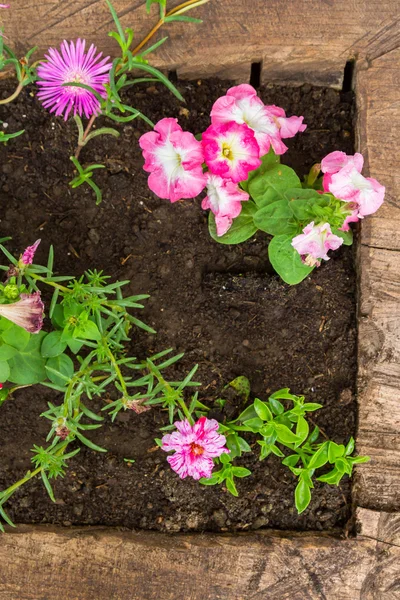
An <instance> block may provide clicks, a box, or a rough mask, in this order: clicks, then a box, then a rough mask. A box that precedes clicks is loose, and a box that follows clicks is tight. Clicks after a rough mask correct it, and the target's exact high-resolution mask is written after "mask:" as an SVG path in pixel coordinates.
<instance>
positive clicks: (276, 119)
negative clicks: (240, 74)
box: [211, 83, 306, 156]
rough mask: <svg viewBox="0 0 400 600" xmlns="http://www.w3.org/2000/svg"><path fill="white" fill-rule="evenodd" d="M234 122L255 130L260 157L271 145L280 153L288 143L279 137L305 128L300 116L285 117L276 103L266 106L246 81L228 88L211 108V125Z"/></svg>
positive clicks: (284, 150)
mask: <svg viewBox="0 0 400 600" xmlns="http://www.w3.org/2000/svg"><path fill="white" fill-rule="evenodd" d="M231 121H234V122H235V123H238V124H239V125H242V124H246V125H248V127H250V129H252V130H253V131H254V135H255V138H256V140H257V143H258V145H259V148H260V156H264V154H267V153H268V151H269V149H270V147H271V145H272V148H273V149H274V152H275V154H283V153H284V152H286V150H287V146H286V145H285V144H284V143H283V142H282V138H286V137H293V136H294V135H295V134H296V133H297V132H298V131H304V130H305V128H306V125H303V124H302V122H303V117H290V118H289V119H288V118H286V114H285V111H284V110H283V109H282V108H278V107H276V106H265V104H264V103H263V101H262V100H261V98H259V97H258V96H257V92H256V90H255V89H254V88H253V87H252V86H251V85H248V84H247V83H244V84H242V85H237V86H235V87H232V88H230V89H229V90H228V91H227V93H226V95H225V96H221V98H218V100H217V101H216V102H215V103H214V105H213V107H212V109H211V122H212V124H213V125H214V124H218V123H229V122H231Z"/></svg>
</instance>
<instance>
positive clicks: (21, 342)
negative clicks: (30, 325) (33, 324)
mask: <svg viewBox="0 0 400 600" xmlns="http://www.w3.org/2000/svg"><path fill="white" fill-rule="evenodd" d="M35 335H37V334H32V336H33V337H34V336H35ZM1 337H2V339H3V342H5V343H6V344H9V345H10V346H12V347H13V348H16V349H17V350H24V348H26V346H27V345H28V342H29V340H30V339H31V334H30V333H29V332H28V331H26V330H25V329H23V328H22V327H19V325H14V324H13V325H11V327H9V328H8V329H6V331H4V332H3V333H2V336H1Z"/></svg>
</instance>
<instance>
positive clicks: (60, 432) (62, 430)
mask: <svg viewBox="0 0 400 600" xmlns="http://www.w3.org/2000/svg"><path fill="white" fill-rule="evenodd" d="M56 435H57V436H58V437H59V438H60V439H62V440H65V439H66V438H67V437H68V435H69V429H68V427H66V426H65V425H62V426H61V427H57V429H56Z"/></svg>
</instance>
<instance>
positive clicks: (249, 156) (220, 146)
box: [202, 121, 261, 183]
mask: <svg viewBox="0 0 400 600" xmlns="http://www.w3.org/2000/svg"><path fill="white" fill-rule="evenodd" d="M202 144H203V149H204V158H205V162H206V164H207V166H208V168H209V169H210V171H211V173H213V174H215V175H220V177H223V178H226V179H231V180H232V181H233V182H234V183H238V182H239V181H244V180H245V179H247V175H248V173H249V171H252V170H253V169H257V168H258V167H259V166H260V165H261V161H260V159H259V156H260V148H259V146H258V144H257V141H256V138H255V136H254V132H253V130H252V129H250V127H247V125H239V124H238V123H235V122H234V121H231V122H230V123H220V124H217V125H210V127H209V128H208V129H207V130H206V131H205V132H204V133H203V136H202Z"/></svg>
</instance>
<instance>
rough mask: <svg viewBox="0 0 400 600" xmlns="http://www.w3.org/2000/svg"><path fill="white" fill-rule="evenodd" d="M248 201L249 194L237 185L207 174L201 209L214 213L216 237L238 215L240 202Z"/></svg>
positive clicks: (228, 226)
mask: <svg viewBox="0 0 400 600" xmlns="http://www.w3.org/2000/svg"><path fill="white" fill-rule="evenodd" d="M248 199H249V194H247V192H244V191H243V190H241V189H240V188H239V186H238V185H237V183H233V181H230V180H229V179H222V177H219V175H213V174H212V173H208V178H207V196H206V197H205V198H204V200H203V202H202V203H201V208H202V209H204V210H206V209H207V208H209V209H211V211H212V212H213V213H214V215H215V224H216V226H217V235H218V236H220V235H224V233H226V232H227V231H228V229H229V228H230V226H231V225H232V220H233V219H234V218H235V217H237V216H239V215H240V212H241V210H242V202H243V201H245V200H248Z"/></svg>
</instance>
